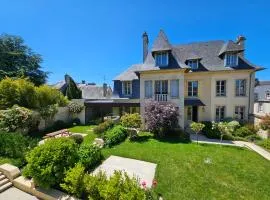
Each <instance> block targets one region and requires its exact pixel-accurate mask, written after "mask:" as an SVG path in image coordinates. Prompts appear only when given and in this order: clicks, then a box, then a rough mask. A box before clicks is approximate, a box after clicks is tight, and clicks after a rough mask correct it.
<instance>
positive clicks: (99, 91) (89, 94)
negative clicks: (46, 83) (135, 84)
mask: <svg viewBox="0 0 270 200" xmlns="http://www.w3.org/2000/svg"><path fill="white" fill-rule="evenodd" d="M52 86H53V87H55V88H56V89H58V90H60V91H62V92H63V88H65V87H66V82H65V81H64V80H62V81H59V82H58V83H56V84H54V85H52ZM77 87H78V88H79V89H80V90H81V91H82V98H83V99H109V98H111V97H112V93H113V92H112V88H111V87H110V86H107V87H106V89H105V88H104V86H102V85H101V86H98V85H95V84H81V83H77ZM104 89H105V96H104Z"/></svg>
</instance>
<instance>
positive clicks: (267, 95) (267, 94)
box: [265, 90, 270, 100]
mask: <svg viewBox="0 0 270 200" xmlns="http://www.w3.org/2000/svg"><path fill="white" fill-rule="evenodd" d="M265 98H266V99H267V100H270V91H269V90H267V91H266V92H265Z"/></svg>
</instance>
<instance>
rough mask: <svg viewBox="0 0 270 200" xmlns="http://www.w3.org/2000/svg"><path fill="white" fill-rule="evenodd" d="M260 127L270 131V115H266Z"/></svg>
mask: <svg viewBox="0 0 270 200" xmlns="http://www.w3.org/2000/svg"><path fill="white" fill-rule="evenodd" d="M260 126H261V128H262V129H263V130H270V115H265V116H264V117H262V121H261V122H260Z"/></svg>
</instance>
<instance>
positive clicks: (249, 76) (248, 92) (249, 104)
mask: <svg viewBox="0 0 270 200" xmlns="http://www.w3.org/2000/svg"><path fill="white" fill-rule="evenodd" d="M253 73H255V71H253V72H251V73H250V75H249V90H248V93H249V94H248V122H249V120H250V113H249V112H250V94H251V91H250V90H251V77H252V74H253Z"/></svg>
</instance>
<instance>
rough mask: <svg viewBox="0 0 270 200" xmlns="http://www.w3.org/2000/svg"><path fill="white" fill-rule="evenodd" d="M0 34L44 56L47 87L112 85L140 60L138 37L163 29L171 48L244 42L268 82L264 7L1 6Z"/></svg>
mask: <svg viewBox="0 0 270 200" xmlns="http://www.w3.org/2000/svg"><path fill="white" fill-rule="evenodd" d="M0 5H1V11H0V19H1V23H0V33H8V34H13V35H20V36H22V37H23V38H24V39H25V42H26V43H27V44H28V45H29V46H30V47H31V48H32V49H33V50H34V51H35V52H37V53H39V54H41V55H42V56H43V59H44V62H43V63H42V66H43V69H44V70H46V71H50V72H51V74H50V76H49V80H48V82H49V83H55V82H57V81H60V80H63V76H64V74H65V73H68V74H70V75H71V76H72V77H73V78H74V79H75V80H76V81H78V82H80V81H81V80H86V81H87V82H96V83H98V84H101V83H103V82H104V77H105V80H106V82H108V83H110V84H112V82H111V81H112V79H113V78H114V77H115V76H116V75H118V74H119V73H120V72H122V71H123V70H125V69H126V68H127V67H129V66H130V65H131V64H135V63H140V62H141V60H142V39H141V35H142V33H143V32H144V31H147V33H148V35H149V37H150V43H152V42H153V40H154V39H155V37H156V36H157V34H158V32H159V30H160V29H161V28H162V29H163V30H164V31H165V33H166V34H167V36H168V38H169V40H170V42H171V43H172V44H181V43H188V42H193V41H205V40H216V39H223V40H229V39H233V40H235V38H236V37H237V36H238V35H240V34H242V35H244V36H245V37H246V38H247V41H246V48H247V50H246V57H247V58H248V59H249V60H250V61H251V62H252V63H255V64H257V65H260V66H264V67H266V68H268V69H267V70H265V71H263V72H259V73H257V77H258V78H259V79H261V80H267V79H270V69H269V68H270V50H269V47H270V23H269V20H270V12H269V10H270V2H269V1H267V0H265V1H261V0H256V1H255V0H254V1H249V0H243V1H242V0H237V1H236V0H233V1H231V0H226V1H217V0H215V1H207V0H205V1H194V0H193V1H191V0H190V1H177V0H175V1H173V0H166V1H155V0H149V1H146V0H136V1H134V0H129V1H128V0H127V1H124V0H122V1H118V0H114V1H110V0H107V1H103V0H98V1H93V0H76V1H75V0H73V1H71V0H24V1H21V0H17V1H14V0H0Z"/></svg>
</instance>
